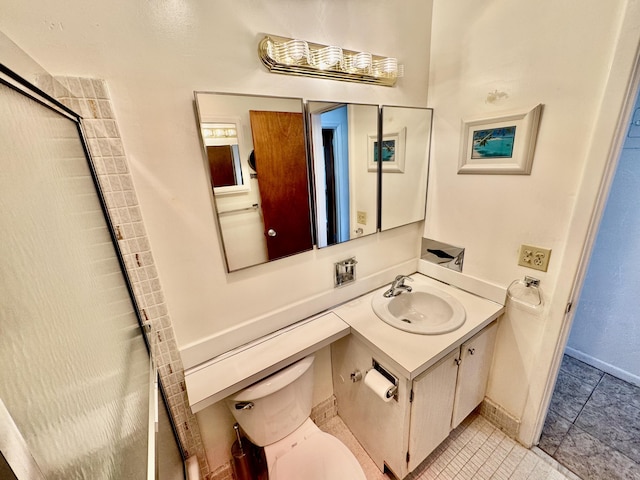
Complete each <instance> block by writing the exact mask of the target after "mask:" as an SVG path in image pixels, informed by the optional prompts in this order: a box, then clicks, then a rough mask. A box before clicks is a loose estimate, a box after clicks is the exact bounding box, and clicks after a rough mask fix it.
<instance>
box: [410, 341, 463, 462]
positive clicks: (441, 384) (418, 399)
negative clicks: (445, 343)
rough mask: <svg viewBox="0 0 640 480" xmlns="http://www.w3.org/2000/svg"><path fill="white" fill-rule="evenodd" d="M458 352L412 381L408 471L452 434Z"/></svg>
mask: <svg viewBox="0 0 640 480" xmlns="http://www.w3.org/2000/svg"><path fill="white" fill-rule="evenodd" d="M458 357H459V352H458V350H455V351H453V352H451V353H450V354H449V355H447V356H446V357H444V358H443V359H442V360H440V361H439V362H438V363H436V364H435V365H434V366H433V367H431V368H430V369H429V370H427V371H426V372H424V373H423V374H421V375H420V376H418V377H417V378H416V379H415V380H414V381H413V387H412V390H413V395H412V397H413V398H412V402H411V422H410V426H409V450H408V452H409V455H407V462H408V472H411V471H412V470H413V469H415V468H416V467H417V466H418V465H420V463H421V462H422V461H423V460H424V459H425V458H427V456H428V455H429V454H430V453H431V452H432V451H433V450H435V448H436V447H437V446H438V445H440V444H441V443H442V442H443V441H444V439H445V438H447V437H448V436H449V433H450V432H451V413H452V411H453V402H454V397H455V393H456V378H457V375H458V364H457V360H458Z"/></svg>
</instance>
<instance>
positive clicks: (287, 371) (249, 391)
mask: <svg viewBox="0 0 640 480" xmlns="http://www.w3.org/2000/svg"><path fill="white" fill-rule="evenodd" d="M313 360H314V356H313V355H310V356H308V357H305V358H303V359H302V360H299V361H298V362H296V363H294V364H293V365H290V366H288V367H286V368H284V369H283V370H280V371H278V372H276V373H274V374H273V375H271V376H269V377H267V378H265V379H263V380H261V381H259V382H258V383H254V384H253V385H251V386H250V387H248V388H246V389H244V390H242V391H240V392H238V393H237V394H235V395H233V396H231V397H229V398H227V400H226V402H227V406H228V407H229V409H230V410H231V413H232V414H233V416H234V417H235V419H236V420H237V422H238V424H239V425H240V427H242V430H243V431H244V433H245V434H246V435H247V437H248V438H249V440H251V441H252V442H253V443H254V444H256V445H258V446H260V447H264V453H265V457H266V459H267V468H268V471H269V479H270V480H276V479H277V480H298V479H301V478H304V479H305V480H325V479H335V478H340V479H342V480H366V477H365V474H364V472H363V471H362V468H361V467H360V464H359V463H358V460H356V457H354V455H353V454H352V453H351V451H350V450H349V449H348V448H347V447H346V446H345V445H344V444H343V443H342V442H341V441H340V440H338V439H337V438H335V437H334V436H332V435H329V434H328V433H325V432H323V431H321V430H320V429H319V428H318V427H317V426H316V424H315V423H313V421H312V420H311V419H310V418H309V414H310V413H311V406H312V405H311V404H312V394H313V368H312V367H313Z"/></svg>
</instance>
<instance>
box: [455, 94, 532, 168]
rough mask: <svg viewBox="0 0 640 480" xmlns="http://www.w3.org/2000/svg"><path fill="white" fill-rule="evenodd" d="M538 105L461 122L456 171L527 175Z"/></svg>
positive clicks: (530, 160) (529, 166)
mask: <svg viewBox="0 0 640 480" xmlns="http://www.w3.org/2000/svg"><path fill="white" fill-rule="evenodd" d="M541 111H542V105H536V106H535V107H533V108H529V109H525V110H518V111H512V112H504V113H502V114H499V115H494V116H491V117H482V118H469V119H464V120H463V121H462V135H461V139H460V160H459V162H458V173H485V174H512V175H529V174H530V173H531V167H532V165H533V152H534V149H535V144H536V136H537V134H538V125H539V122H540V112H541Z"/></svg>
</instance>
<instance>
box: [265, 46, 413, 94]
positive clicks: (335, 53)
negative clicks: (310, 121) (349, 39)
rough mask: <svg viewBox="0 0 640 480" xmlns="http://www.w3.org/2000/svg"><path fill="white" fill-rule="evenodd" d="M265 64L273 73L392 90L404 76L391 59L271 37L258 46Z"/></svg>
mask: <svg viewBox="0 0 640 480" xmlns="http://www.w3.org/2000/svg"><path fill="white" fill-rule="evenodd" d="M258 54H259V55H260V59H261V60H262V63H264V65H265V66H266V67H267V68H268V69H269V71H271V72H273V73H285V74H289V75H304V76H314V77H321V78H329V79H334V80H346V81H350V82H360V83H369V84H372V85H385V86H388V87H392V86H393V85H395V83H396V80H397V79H398V77H401V76H403V75H404V67H403V65H398V60H397V59H395V58H392V57H381V56H379V55H372V54H371V53H368V52H355V51H352V50H345V49H343V48H340V47H335V46H328V45H320V44H317V43H311V42H307V41H305V40H297V39H291V38H285V37H276V36H273V35H268V36H266V37H264V38H263V39H262V41H261V42H260V44H259V45H258Z"/></svg>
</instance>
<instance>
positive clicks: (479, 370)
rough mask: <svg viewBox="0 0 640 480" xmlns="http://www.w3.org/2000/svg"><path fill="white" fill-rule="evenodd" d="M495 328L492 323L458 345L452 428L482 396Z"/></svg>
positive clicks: (488, 368) (470, 410) (469, 411)
mask: <svg viewBox="0 0 640 480" xmlns="http://www.w3.org/2000/svg"><path fill="white" fill-rule="evenodd" d="M497 331H498V327H497V323H496V322H494V323H492V324H491V325H489V326H488V327H486V328H485V329H484V330H482V331H481V332H480V333H478V334H477V335H475V336H474V337H472V338H471V339H470V340H469V341H467V342H465V343H463V344H462V345H461V346H460V353H459V356H458V358H459V364H460V366H459V367H458V380H457V383H456V395H455V400H454V404H453V415H452V416H451V430H453V429H454V428H456V427H457V426H458V425H460V422H462V421H463V420H464V419H465V418H467V416H468V415H469V414H470V413H471V412H473V410H474V409H475V408H476V407H477V406H478V405H480V402H482V400H483V399H484V393H485V391H486V389H487V381H488V379H489V370H490V369H491V360H492V359H493V346H494V344H495V343H496V332H497Z"/></svg>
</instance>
